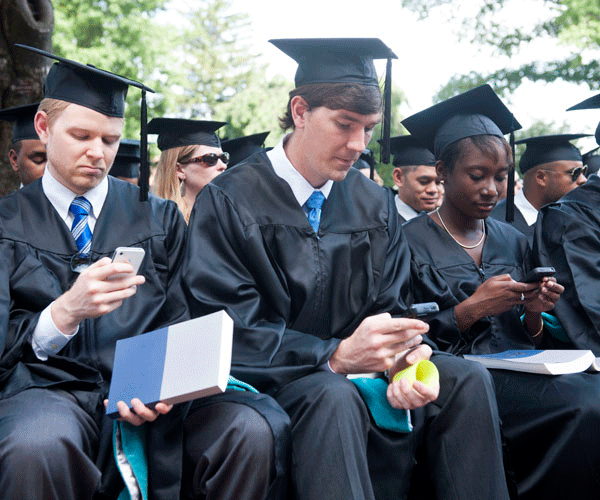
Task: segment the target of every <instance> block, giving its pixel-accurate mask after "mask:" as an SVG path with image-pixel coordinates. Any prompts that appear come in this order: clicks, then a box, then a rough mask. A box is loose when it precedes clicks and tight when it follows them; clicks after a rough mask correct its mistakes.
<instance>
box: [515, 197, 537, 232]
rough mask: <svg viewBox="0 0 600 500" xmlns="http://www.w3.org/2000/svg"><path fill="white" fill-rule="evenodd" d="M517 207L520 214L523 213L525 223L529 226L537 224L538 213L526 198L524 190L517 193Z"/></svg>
mask: <svg viewBox="0 0 600 500" xmlns="http://www.w3.org/2000/svg"><path fill="white" fill-rule="evenodd" d="M515 207H517V208H518V209H519V212H521V214H522V215H523V218H524V219H525V222H527V225H528V226H531V225H532V224H535V221H536V220H537V216H538V211H537V210H536V208H535V207H534V206H533V205H532V204H531V203H529V200H528V199H527V198H525V193H523V190H522V189H519V190H518V191H517V192H516V193H515Z"/></svg>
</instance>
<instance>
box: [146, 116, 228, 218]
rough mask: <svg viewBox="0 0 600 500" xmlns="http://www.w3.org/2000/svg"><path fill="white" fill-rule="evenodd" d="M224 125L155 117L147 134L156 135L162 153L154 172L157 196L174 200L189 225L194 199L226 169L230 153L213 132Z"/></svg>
mask: <svg viewBox="0 0 600 500" xmlns="http://www.w3.org/2000/svg"><path fill="white" fill-rule="evenodd" d="M223 125H225V123H224V122H214V121H201V120H185V119H181V118H155V119H153V120H152V121H151V122H150V123H149V124H148V131H149V133H154V134H158V141H157V145H158V149H160V150H161V155H160V160H159V163H158V169H157V172H156V186H157V190H156V191H157V194H158V196H160V197H162V198H166V199H168V200H173V201H174V202H175V203H177V206H178V207H179V210H181V212H182V213H183V215H184V217H185V221H186V222H189V219H190V213H191V211H192V207H193V206H194V201H195V200H196V196H197V195H198V193H199V192H200V191H201V190H202V188H203V187H204V186H206V185H207V184H208V183H209V182H210V181H212V180H213V179H214V178H215V177H216V176H217V175H219V174H220V173H222V172H223V171H224V170H225V169H226V168H227V163H228V161H229V154H228V153H224V152H223V150H222V149H221V142H220V140H219V138H218V137H217V135H216V134H215V131H216V130H217V129H219V128H220V127H222V126H223Z"/></svg>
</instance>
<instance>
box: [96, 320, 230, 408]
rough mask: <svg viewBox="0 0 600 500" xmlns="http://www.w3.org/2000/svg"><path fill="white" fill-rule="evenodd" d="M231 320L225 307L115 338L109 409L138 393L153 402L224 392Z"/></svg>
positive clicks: (137, 396)
mask: <svg viewBox="0 0 600 500" xmlns="http://www.w3.org/2000/svg"><path fill="white" fill-rule="evenodd" d="M232 343H233V320H232V319H231V318H230V317H229V315H228V314H227V313H226V312H225V311H218V312H215V313H212V314H208V315H206V316H201V317H199V318H195V319H191V320H189V321H184V322H181V323H177V324H175V325H171V326H168V327H165V328H160V329H159V330H155V331H152V332H148V333H145V334H143V335H138V336H136V337H131V338H128V339H123V340H119V341H117V345H116V348H115V360H114V364H113V373H112V379H111V383H110V390H109V394H108V406H107V408H106V414H107V415H108V416H110V417H118V416H119V410H118V408H117V403H118V402H119V401H124V402H125V403H127V404H128V405H129V407H130V408H131V400H132V399H133V398H139V399H140V400H141V401H142V403H144V404H146V405H147V406H150V407H152V406H153V405H154V404H156V403H158V402H159V401H162V402H165V403H169V404H176V403H182V402H184V401H190V400H192V399H197V398H201V397H204V396H209V395H211V394H217V393H220V392H224V391H225V389H226V387H227V380H228V378H229V371H230V369H231V348H232Z"/></svg>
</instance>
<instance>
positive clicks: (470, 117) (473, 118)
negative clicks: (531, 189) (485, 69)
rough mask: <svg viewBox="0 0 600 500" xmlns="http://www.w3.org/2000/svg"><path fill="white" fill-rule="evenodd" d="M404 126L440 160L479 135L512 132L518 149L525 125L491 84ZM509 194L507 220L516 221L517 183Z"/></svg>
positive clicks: (429, 110) (511, 175)
mask: <svg viewBox="0 0 600 500" xmlns="http://www.w3.org/2000/svg"><path fill="white" fill-rule="evenodd" d="M402 124H403V125H404V126H405V127H406V129H407V130H408V131H409V132H410V133H411V134H412V135H414V136H415V137H416V138H417V139H418V140H420V141H421V142H422V143H423V145H424V146H426V147H427V148H428V149H430V150H431V151H433V153H434V154H435V157H436V158H439V157H440V155H441V153H442V152H443V151H444V150H445V149H446V147H448V146H449V145H450V144H453V143H455V142H457V141H459V140H461V139H465V138H467V137H474V136H477V135H494V136H496V137H503V136H504V135H505V134H508V133H510V134H511V146H514V144H513V142H514V140H513V137H512V133H513V132H514V131H515V130H519V129H520V128H521V124H520V123H519V122H518V121H517V120H516V118H515V117H514V116H513V114H512V113H511V112H510V110H509V109H508V108H507V107H506V106H505V105H504V103H503V102H502V101H501V100H500V98H499V97H498V96H497V95H496V93H495V92H494V91H493V90H492V87H490V86H489V85H487V84H486V85H481V86H479V87H476V88H474V89H472V90H469V91H467V92H464V93H462V94H460V95H457V96H455V97H451V98H450V99H447V100H445V101H442V102H440V103H438V104H434V105H433V106H431V107H430V108H427V109H425V110H423V111H420V112H419V113H416V114H414V115H412V116H409V117H408V118H405V119H404V120H402ZM513 151H514V150H513ZM513 156H514V155H513ZM513 178H514V165H511V168H509V172H508V179H513ZM506 191H507V192H506V198H507V199H506V202H507V204H506V220H507V221H509V222H512V220H513V217H514V204H513V202H514V184H513V183H511V182H509V183H508V188H507V190H506Z"/></svg>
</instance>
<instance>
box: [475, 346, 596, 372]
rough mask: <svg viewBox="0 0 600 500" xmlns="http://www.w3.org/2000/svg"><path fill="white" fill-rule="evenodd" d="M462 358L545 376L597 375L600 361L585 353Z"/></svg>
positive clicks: (513, 353) (517, 352)
mask: <svg viewBox="0 0 600 500" xmlns="http://www.w3.org/2000/svg"><path fill="white" fill-rule="evenodd" d="M464 358H465V359H469V360H471V361H477V362H478V363H481V364H482V365H484V366H486V367H487V368H495V369H500V370H512V371H517V372H529V373H541V374H546V375H564V374H567V373H579V372H585V371H590V372H597V371H600V359H599V358H596V356H594V353H593V352H592V351H589V350H585V349H583V350H568V349H567V350H561V349H555V350H553V349H546V350H513V351H504V352H499V353H495V354H478V355H475V354H466V355H465V356H464Z"/></svg>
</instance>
